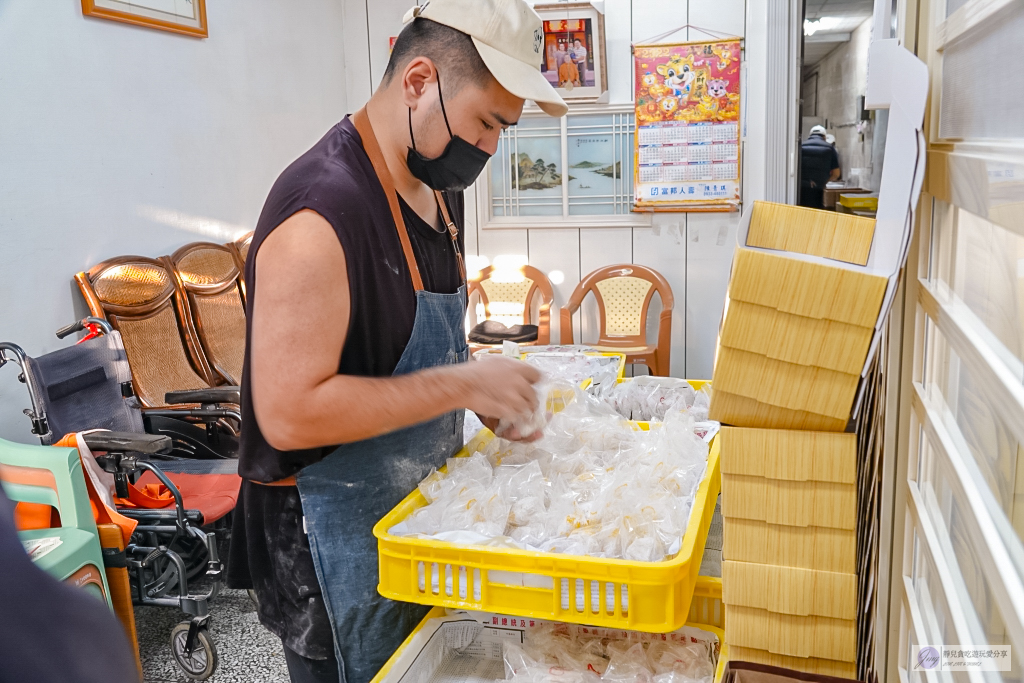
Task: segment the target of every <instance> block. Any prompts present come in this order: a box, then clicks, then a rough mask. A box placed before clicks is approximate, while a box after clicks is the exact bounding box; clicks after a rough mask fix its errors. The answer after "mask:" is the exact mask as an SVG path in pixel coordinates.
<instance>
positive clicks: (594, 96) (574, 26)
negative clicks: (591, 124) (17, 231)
mask: <svg viewBox="0 0 1024 683" xmlns="http://www.w3.org/2000/svg"><path fill="white" fill-rule="evenodd" d="M534 10H536V11H537V14H539V15H540V18H541V20H543V22H544V45H543V48H542V50H541V65H540V70H541V73H542V74H544V77H545V78H547V79H548V82H549V83H551V85H553V86H554V87H555V88H556V89H557V90H558V94H559V95H561V96H562V98H563V99H565V100H574V101H580V102H598V101H604V99H606V98H607V93H608V72H607V68H606V60H605V48H604V14H603V13H602V12H601V11H600V10H598V9H597V8H596V7H595V6H594V5H592V4H591V3H589V2H566V3H558V4H543V5H535V6H534Z"/></svg>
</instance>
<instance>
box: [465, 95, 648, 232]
mask: <svg viewBox="0 0 1024 683" xmlns="http://www.w3.org/2000/svg"><path fill="white" fill-rule="evenodd" d="M485 177H486V180H487V182H486V183H480V184H479V186H480V189H481V191H482V192H484V195H485V196H482V197H480V199H482V200H483V201H482V202H481V204H482V205H483V206H486V207H488V211H489V215H488V216H487V218H488V219H489V220H488V221H487V224H488V225H490V226H492V227H513V226H517V225H526V226H529V227H543V223H544V220H545V219H547V220H548V221H551V223H552V225H553V226H558V225H561V226H563V227H564V225H566V223H565V221H569V222H573V221H580V220H586V221H589V222H590V223H591V224H594V225H597V226H599V225H601V224H603V223H608V224H614V225H618V224H622V223H623V222H626V223H629V224H646V223H648V222H649V216H644V215H637V214H633V213H632V208H633V107H632V105H618V106H593V107H579V108H575V109H573V110H572V111H571V112H570V113H569V114H568V115H566V116H564V117H562V118H560V119H554V118H551V117H548V116H546V115H543V114H540V115H538V114H535V113H528V114H524V115H523V116H522V118H521V119H520V120H519V124H518V125H516V126H513V127H512V128H509V129H508V130H507V131H504V132H503V133H502V135H501V138H500V140H499V142H498V150H497V152H496V153H495V154H494V156H493V157H492V158H491V161H490V163H489V168H488V171H487V174H486V176H485ZM538 219H540V220H538ZM485 227H486V226H485Z"/></svg>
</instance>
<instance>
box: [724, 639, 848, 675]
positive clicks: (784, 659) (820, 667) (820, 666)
mask: <svg viewBox="0 0 1024 683" xmlns="http://www.w3.org/2000/svg"><path fill="white" fill-rule="evenodd" d="M729 657H730V659H731V660H732V661H741V662H755V663H757V664H768V665H770V666H781V667H785V668H787V669H793V670H795V671H803V672H805V673H812V674H820V675H823V676H841V677H843V678H856V677H857V665H856V664H854V663H853V662H839V661H836V660H833V659H821V658H819V657H791V656H787V655H779V654H775V653H774V652H768V651H767V650H758V649H755V648H750V647H738V646H735V645H730V646H729ZM723 680H724V679H723Z"/></svg>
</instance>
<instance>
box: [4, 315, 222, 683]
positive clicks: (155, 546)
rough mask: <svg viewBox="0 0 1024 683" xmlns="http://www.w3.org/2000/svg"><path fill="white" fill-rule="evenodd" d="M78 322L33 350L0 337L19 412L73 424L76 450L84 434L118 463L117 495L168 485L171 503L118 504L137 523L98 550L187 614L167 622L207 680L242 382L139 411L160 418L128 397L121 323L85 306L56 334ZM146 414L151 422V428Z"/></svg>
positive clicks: (42, 433)
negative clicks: (60, 343)
mask: <svg viewBox="0 0 1024 683" xmlns="http://www.w3.org/2000/svg"><path fill="white" fill-rule="evenodd" d="M80 330H87V331H89V334H88V335H87V336H86V338H85V339H83V340H82V341H81V342H79V343H78V344H76V345H74V346H70V347H67V348H63V349H59V350H57V351H54V352H52V353H49V354H45V355H43V356H39V357H37V358H32V357H30V356H28V355H27V354H26V353H25V352H24V350H22V349H21V348H20V347H19V346H17V345H16V344H11V343H0V368H2V367H3V366H4V365H5V364H7V363H8V362H13V364H15V365H17V366H19V367H20V370H21V372H20V373H19V375H18V379H19V380H20V381H21V382H23V383H24V384H25V385H26V388H27V390H28V394H29V402H30V405H31V408H29V409H26V410H25V411H24V412H25V414H26V415H27V416H28V417H29V419H30V421H31V425H32V429H31V431H32V433H34V434H35V435H36V436H37V437H38V438H39V440H40V441H41V442H42V444H43V445H53V444H54V443H55V442H56V441H57V440H59V438H60V436H61V435H65V434H75V433H80V434H81V439H80V441H79V444H78V445H79V447H80V448H79V450H80V451H82V448H81V445H82V443H81V442H82V441H84V445H85V446H86V448H87V449H88V450H90V451H95V458H96V462H97V463H98V464H99V465H100V467H101V468H102V470H103V471H104V472H106V473H108V474H110V475H113V481H114V489H115V490H114V495H115V496H116V497H117V498H118V499H120V500H121V501H127V500H128V499H129V498H130V497H131V490H130V489H131V488H132V487H144V486H146V485H149V484H162V485H163V486H164V487H165V488H166V491H167V492H169V493H170V497H171V498H172V499H173V506H166V507H146V506H144V505H142V506H134V507H132V506H128V505H123V504H119V505H117V512H118V513H119V514H121V515H123V516H125V517H128V518H129V519H132V520H135V521H136V522H137V523H138V526H137V527H136V529H135V531H134V532H133V533H132V536H131V540H130V542H129V544H128V546H127V547H126V548H125V551H124V553H123V555H122V554H121V553H120V551H116V549H115V551H114V552H108V551H110V549H105V550H104V554H105V559H109V561H108V563H107V566H108V568H109V567H112V566H113V567H123V568H125V569H127V571H128V578H129V584H130V587H131V592H132V603H133V604H135V605H156V606H164V607H176V608H178V609H181V610H182V611H183V612H184V613H185V614H186V615H187V616H188V620H186V621H185V622H182V623H181V624H179V625H178V626H176V627H175V628H174V629H173V631H172V634H171V648H172V654H173V656H174V659H175V661H176V662H177V664H178V666H179V667H181V669H182V670H183V672H184V673H185V674H186V675H187V676H188V677H190V678H192V679H194V680H205V679H206V678H208V677H209V676H210V675H212V673H213V671H214V670H215V669H216V666H217V651H216V647H215V645H214V643H213V641H212V639H211V638H210V635H209V631H208V624H209V619H210V612H209V603H210V602H211V601H212V600H213V599H215V598H216V595H217V593H218V592H219V590H220V587H221V576H222V573H223V563H222V562H221V561H220V558H219V554H218V550H217V534H218V533H222V532H223V533H227V532H228V531H229V530H230V528H231V527H230V515H231V512H232V510H233V509H234V505H235V501H236V500H237V496H238V489H239V486H240V484H241V479H240V478H239V477H238V474H237V460H236V459H235V458H233V457H231V456H232V455H233V453H232V446H233V444H234V443H235V442H234V441H233V440H232V431H233V430H234V429H236V428H235V427H234V425H235V424H238V423H240V417H239V414H238V408H237V403H238V389H237V387H218V388H213V389H202V390H197V391H186V392H173V393H171V394H168V397H167V402H168V404H186V405H187V404H191V405H192V406H195V405H198V407H185V408H184V409H182V410H177V409H170V410H159V411H154V412H156V413H159V414H158V415H154V416H146V417H156V418H160V420H161V422H158V423H156V425H155V426H154V423H153V422H152V421H151V420H147V419H144V416H143V414H142V410H141V409H140V407H139V405H138V403H137V401H135V400H134V395H133V393H132V391H131V373H130V370H129V368H128V361H127V356H126V355H125V352H124V348H123V346H122V344H121V340H120V335H119V334H118V333H117V332H115V331H113V330H111V329H110V327H109V325H107V323H106V322H105V321H103V320H100V319H96V318H86V319H83V320H81V321H78V322H77V323H74V324H73V325H69V326H68V327H65V328H63V329H61V330H60V331H59V332H58V337H65V336H67V335H70V334H72V333H74V332H76V331H80ZM175 394H176V395H175ZM147 423H148V424H149V426H150V429H152V430H153V431H156V432H157V433H155V434H147V433H146V425H147ZM232 423H234V424H232ZM88 430H109V431H88ZM82 455H83V457H87V455H86V454H85V453H84V452H83V453H82ZM168 502H170V501H168ZM106 556H109V558H106ZM200 575H204V576H205V577H206V579H208V580H209V581H211V587H210V589H209V591H208V592H207V593H205V594H197V595H196V594H191V593H190V592H189V588H188V587H189V583H190V581H192V580H193V579H196V578H197V577H198V576H200ZM119 616H122V618H133V616H132V615H127V616H125V615H119Z"/></svg>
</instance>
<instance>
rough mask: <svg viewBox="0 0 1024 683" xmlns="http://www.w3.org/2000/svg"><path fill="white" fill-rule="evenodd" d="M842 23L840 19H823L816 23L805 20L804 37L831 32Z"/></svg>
mask: <svg viewBox="0 0 1024 683" xmlns="http://www.w3.org/2000/svg"><path fill="white" fill-rule="evenodd" d="M841 21H842V20H841V19H839V18H838V17H821V18H820V19H815V20H814V21H811V20H810V19H804V35H805V36H813V35H814V34H815V33H817V32H818V31H829V30H831V29H834V28H835V27H836V26H838V25H839V24H840V22H841Z"/></svg>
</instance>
